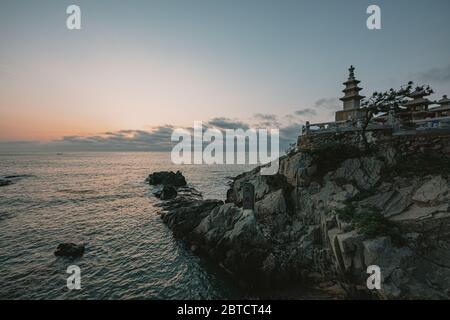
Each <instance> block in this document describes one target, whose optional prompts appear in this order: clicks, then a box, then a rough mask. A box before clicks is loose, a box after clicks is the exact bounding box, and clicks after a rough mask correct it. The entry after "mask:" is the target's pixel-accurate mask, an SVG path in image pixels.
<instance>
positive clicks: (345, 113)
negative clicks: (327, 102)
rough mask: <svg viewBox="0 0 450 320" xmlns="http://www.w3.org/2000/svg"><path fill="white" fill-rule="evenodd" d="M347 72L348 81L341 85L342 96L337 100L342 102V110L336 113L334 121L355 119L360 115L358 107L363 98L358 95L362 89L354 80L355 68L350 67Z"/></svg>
mask: <svg viewBox="0 0 450 320" xmlns="http://www.w3.org/2000/svg"><path fill="white" fill-rule="evenodd" d="M348 72H349V74H348V79H347V81H346V82H344V83H343V85H344V86H345V89H344V90H343V91H342V92H344V96H343V97H342V98H340V99H339V100H341V101H342V102H343V107H344V110H342V111H338V112H336V121H344V120H350V119H357V118H360V116H361V114H362V112H361V110H360V107H361V100H362V99H363V98H364V96H362V95H360V94H359V92H360V91H361V90H362V88H360V87H358V84H359V83H360V81H359V80H356V78H355V67H354V66H353V65H351V66H350V68H349V69H348Z"/></svg>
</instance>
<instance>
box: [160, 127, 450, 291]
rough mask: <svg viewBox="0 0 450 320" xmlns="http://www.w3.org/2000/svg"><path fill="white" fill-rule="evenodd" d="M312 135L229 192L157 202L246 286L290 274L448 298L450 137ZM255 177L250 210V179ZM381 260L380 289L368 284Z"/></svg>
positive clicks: (293, 279) (299, 279) (342, 285)
mask: <svg viewBox="0 0 450 320" xmlns="http://www.w3.org/2000/svg"><path fill="white" fill-rule="evenodd" d="M367 140H368V141H369V145H367V143H363V141H361V139H360V136H359V135H358V134H351V133H347V134H322V135H316V136H304V137H302V138H301V139H300V140H299V141H298V150H297V151H296V152H292V153H290V154H289V155H287V156H284V157H283V158H281V159H280V168H279V171H278V174H277V175H274V176H261V175H260V174H259V170H260V168H256V169H255V170H253V171H250V172H246V173H244V174H241V175H239V176H238V177H236V178H235V179H234V181H233V183H232V185H231V187H230V190H229V191H228V193H227V199H226V202H225V203H223V202H221V201H216V200H208V201H206V200H202V199H201V197H200V196H199V195H195V196H194V197H193V196H191V195H190V193H189V192H187V193H185V194H183V192H181V193H180V192H179V194H178V196H177V197H176V198H175V199H172V200H169V201H165V202H162V203H161V206H162V207H163V209H164V211H163V213H162V219H163V220H164V221H165V222H166V223H167V224H168V226H169V227H170V228H172V229H173V231H174V232H175V235H177V236H178V237H180V238H181V239H183V240H185V241H186V242H187V243H188V244H189V245H190V247H191V249H192V250H193V251H194V252H195V253H197V254H199V255H202V256H205V257H207V258H208V259H211V260H213V261H216V262H217V263H218V264H220V265H221V266H223V267H224V268H225V269H226V270H228V271H229V272H231V273H232V274H233V275H234V276H235V277H236V278H237V279H240V280H242V281H243V282H244V283H246V284H248V285H252V284H258V285H259V286H265V287H269V288H271V287H275V286H276V287H282V286H285V285H288V284H292V283H303V284H304V285H305V286H313V287H322V288H325V289H330V290H331V292H332V295H334V296H335V297H339V298H342V297H350V298H357V297H364V298H381V299H399V298H408V299H414V298H425V299H435V298H437V299H448V298H450V290H449V288H450V228H449V227H450V208H449V204H450V192H449V190H450V189H449V185H450V181H449V176H450V161H449V160H450V136H448V135H441V136H436V135H413V136H393V135H392V134H391V133H390V132H382V131H380V132H377V133H370V134H369V139H367ZM245 183H251V184H253V185H254V187H255V200H256V203H255V208H254V210H253V211H252V210H243V209H242V188H243V185H244V184H245ZM369 265H378V266H379V267H380V269H381V275H382V285H381V289H380V290H369V289H368V288H367V286H366V279H367V277H368V276H369V275H368V274H367V272H366V271H367V266H369Z"/></svg>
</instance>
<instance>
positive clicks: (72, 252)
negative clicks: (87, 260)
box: [54, 243, 84, 258]
mask: <svg viewBox="0 0 450 320" xmlns="http://www.w3.org/2000/svg"><path fill="white" fill-rule="evenodd" d="M54 253H55V256H57V257H71V258H77V257H81V256H82V255H83V253H84V245H83V244H75V243H61V244H59V245H58V247H57V248H56V251H55V252H54Z"/></svg>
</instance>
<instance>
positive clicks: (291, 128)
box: [280, 123, 303, 152]
mask: <svg viewBox="0 0 450 320" xmlns="http://www.w3.org/2000/svg"><path fill="white" fill-rule="evenodd" d="M302 125H303V124H302V123H293V124H290V125H288V126H285V127H282V128H280V151H281V152H283V151H285V150H286V149H287V148H288V147H289V146H290V144H292V143H296V142H297V137H298V135H299V134H300V128H301V126H302Z"/></svg>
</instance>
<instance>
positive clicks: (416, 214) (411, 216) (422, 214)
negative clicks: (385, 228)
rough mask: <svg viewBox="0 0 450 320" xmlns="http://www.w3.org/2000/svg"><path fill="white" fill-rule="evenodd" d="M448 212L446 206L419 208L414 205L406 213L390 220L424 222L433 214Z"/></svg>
mask: <svg viewBox="0 0 450 320" xmlns="http://www.w3.org/2000/svg"><path fill="white" fill-rule="evenodd" d="M447 210H448V204H442V205H439V206H434V207H419V206H418V205H416V204H414V205H412V206H411V208H409V209H408V210H407V211H405V212H403V213H402V214H400V215H398V216H395V217H393V218H392V220H395V221H404V220H416V221H420V220H424V219H429V218H432V217H433V214H435V213H438V212H447Z"/></svg>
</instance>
